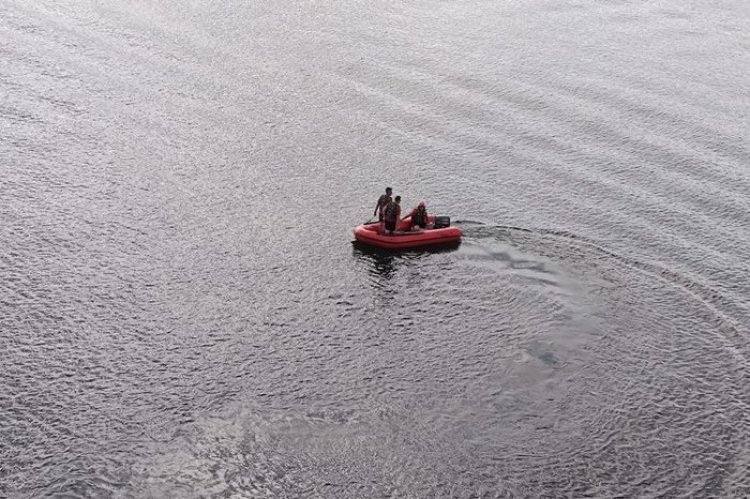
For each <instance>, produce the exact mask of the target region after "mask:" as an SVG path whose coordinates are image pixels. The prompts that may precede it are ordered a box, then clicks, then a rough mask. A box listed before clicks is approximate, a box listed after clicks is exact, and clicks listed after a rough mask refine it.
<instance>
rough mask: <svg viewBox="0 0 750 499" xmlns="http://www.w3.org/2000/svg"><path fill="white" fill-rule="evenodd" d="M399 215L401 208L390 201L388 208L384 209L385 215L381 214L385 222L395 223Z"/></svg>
mask: <svg viewBox="0 0 750 499" xmlns="http://www.w3.org/2000/svg"><path fill="white" fill-rule="evenodd" d="M400 214H401V207H400V206H399V205H397V204H396V203H395V202H394V201H391V202H390V203H388V206H386V207H385V213H384V214H383V219H384V220H385V221H386V222H395V221H397V220H398V216H399V215H400Z"/></svg>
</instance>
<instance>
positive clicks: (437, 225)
mask: <svg viewBox="0 0 750 499" xmlns="http://www.w3.org/2000/svg"><path fill="white" fill-rule="evenodd" d="M428 219H429V224H428V227H434V228H428V229H420V230H409V227H410V226H411V221H410V220H409V219H408V218H407V219H406V220H404V221H402V222H399V224H398V227H396V229H397V230H396V231H395V232H394V233H393V235H391V234H385V233H383V228H382V224H380V223H379V222H375V223H369V224H362V225H358V226H357V227H355V229H354V238H355V239H356V240H357V242H359V243H362V244H366V245H368V246H374V247H376V248H383V249H391V250H400V249H410V248H422V247H425V246H440V245H455V244H458V243H460V242H461V236H463V231H462V230H461V229H459V228H458V227H451V226H450V219H449V218H448V217H435V216H434V215H430V216H429V217H428Z"/></svg>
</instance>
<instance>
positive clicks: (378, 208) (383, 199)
mask: <svg viewBox="0 0 750 499" xmlns="http://www.w3.org/2000/svg"><path fill="white" fill-rule="evenodd" d="M392 192H393V189H391V188H390V187H386V188H385V194H381V195H380V197H379V198H378V204H376V205H375V211H373V212H372V216H373V217H374V216H375V215H378V221H380V222H382V221H383V213H384V212H385V207H386V206H388V203H390V202H391V201H392V199H391V193H392Z"/></svg>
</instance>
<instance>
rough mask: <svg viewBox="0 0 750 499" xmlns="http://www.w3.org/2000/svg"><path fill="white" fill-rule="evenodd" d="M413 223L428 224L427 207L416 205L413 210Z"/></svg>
mask: <svg viewBox="0 0 750 499" xmlns="http://www.w3.org/2000/svg"><path fill="white" fill-rule="evenodd" d="M411 224H412V225H427V208H423V207H419V206H418V207H416V208H414V211H412V212H411Z"/></svg>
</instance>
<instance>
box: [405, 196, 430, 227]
mask: <svg viewBox="0 0 750 499" xmlns="http://www.w3.org/2000/svg"><path fill="white" fill-rule="evenodd" d="M407 218H411V222H410V223H411V225H410V227H409V230H412V229H414V227H419V228H420V229H431V228H432V227H431V226H430V223H429V218H428V217H427V207H426V206H425V204H424V201H420V202H419V204H418V205H417V207H416V208H414V209H413V210H411V212H410V213H409V214H408V215H406V216H405V217H404V218H402V219H401V221H402V222H403V221H404V220H406V219H407Z"/></svg>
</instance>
